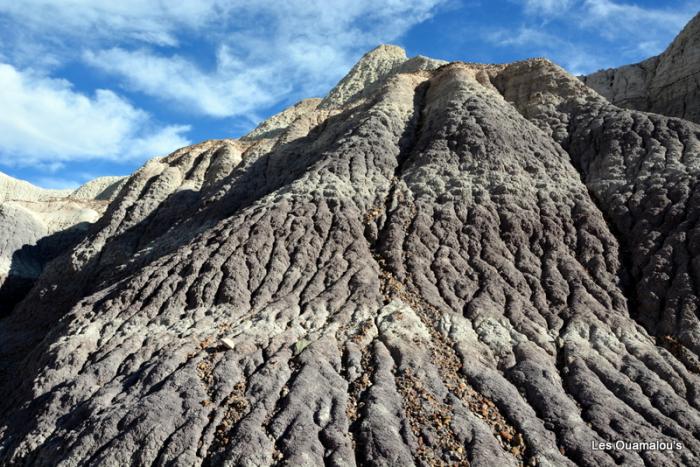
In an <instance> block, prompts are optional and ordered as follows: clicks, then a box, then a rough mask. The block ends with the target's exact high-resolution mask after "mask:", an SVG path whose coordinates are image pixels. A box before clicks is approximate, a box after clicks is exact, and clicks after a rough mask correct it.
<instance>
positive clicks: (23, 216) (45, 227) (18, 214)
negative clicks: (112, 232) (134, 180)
mask: <svg viewBox="0 0 700 467" xmlns="http://www.w3.org/2000/svg"><path fill="white" fill-rule="evenodd" d="M122 183H123V177H102V178H98V179H95V180H92V181H90V182H88V183H86V184H85V185H83V186H81V187H79V188H78V189H76V190H45V189H42V188H39V187H36V186H34V185H31V184H30V183H27V182H24V181H21V180H16V179H14V178H12V177H8V176H7V175H4V174H2V173H0V315H3V314H7V313H9V312H10V311H11V310H12V308H13V307H14V305H15V304H16V303H17V302H18V301H19V300H21V298H22V297H24V295H25V294H26V293H27V291H28V290H29V289H30V288H31V286H32V285H33V284H34V281H35V280H36V278H37V277H39V275H40V274H41V271H42V270H43V268H44V265H45V264H46V263H48V262H49V261H50V260H52V259H53V258H55V257H56V256H58V255H59V254H60V253H62V252H63V251H66V250H67V249H69V248H71V247H72V246H74V245H75V244H76V242H77V241H78V240H79V239H80V238H81V237H82V236H83V235H84V233H85V231H86V229H87V225H89V224H90V223H93V222H95V221H96V220H97V219H98V218H99V217H100V215H101V214H102V212H104V210H105V209H106V207H107V204H108V203H109V200H110V199H112V198H113V197H114V195H115V194H116V191H117V190H118V189H119V187H120V186H121V184H122Z"/></svg>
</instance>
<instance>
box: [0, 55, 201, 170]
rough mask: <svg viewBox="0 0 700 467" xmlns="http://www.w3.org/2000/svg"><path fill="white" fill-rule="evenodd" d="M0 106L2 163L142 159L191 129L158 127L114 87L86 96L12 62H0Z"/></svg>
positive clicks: (179, 140) (167, 147) (174, 143)
mask: <svg viewBox="0 0 700 467" xmlns="http://www.w3.org/2000/svg"><path fill="white" fill-rule="evenodd" d="M0 108H2V109H3V111H2V112H0V164H3V165H9V166H13V165H34V164H43V166H44V167H46V168H47V169H51V168H54V169H56V168H60V164H61V162H63V161H69V160H89V159H95V158H102V159H113V160H124V159H142V158H145V157H151V156H154V155H158V154H162V153H166V152H168V151H170V150H173V149H175V148H177V147H180V146H183V145H185V144H187V143H188V140H187V139H186V138H185V137H184V136H183V133H184V132H186V131H187V130H188V127H186V126H165V127H159V126H157V125H156V124H154V122H152V121H151V119H150V117H149V115H148V114H147V113H145V112H144V111H142V110H139V109H136V108H134V107H133V106H132V105H131V104H130V103H129V102H127V101H125V100H124V99H122V98H120V97H119V96H118V95H116V94H115V93H113V92H112V91H108V90H98V91H96V92H95V95H94V96H87V95H84V94H81V93H79V92H76V91H75V90H74V89H73V88H72V86H71V85H70V83H69V82H67V81H65V80H61V79H51V78H48V77H45V76H42V75H40V74H36V73H34V72H32V71H31V70H19V69H17V68H15V67H13V66H11V65H8V64H0Z"/></svg>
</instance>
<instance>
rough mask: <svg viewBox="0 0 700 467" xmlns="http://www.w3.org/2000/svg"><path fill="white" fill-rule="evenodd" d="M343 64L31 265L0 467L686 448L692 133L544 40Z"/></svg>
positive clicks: (690, 455)
mask: <svg viewBox="0 0 700 467" xmlns="http://www.w3.org/2000/svg"><path fill="white" fill-rule="evenodd" d="M385 49H386V50H385ZM386 54H388V55H389V58H387V57H386ZM392 57H394V58H395V60H394V58H392ZM409 62H410V63H409ZM360 63H361V66H360V65H358V66H356V67H355V68H354V69H353V71H352V72H351V73H350V75H349V76H348V77H346V78H345V79H344V80H343V81H342V82H341V84H339V87H337V88H336V89H335V90H334V91H332V92H331V94H330V95H329V97H326V98H325V99H324V100H322V101H321V102H320V103H319V102H318V101H314V102H311V103H309V105H304V106H303V108H297V109H296V110H293V111H290V112H291V114H290V113H288V114H286V115H284V116H282V117H280V116H278V117H277V118H276V121H275V122H272V123H270V124H269V125H268V127H269V129H268V128H267V127H265V125H261V127H259V128H263V130H262V131H259V132H258V133H256V134H253V135H249V136H248V137H247V138H242V139H241V140H238V141H235V140H221V141H210V142H205V143H202V144H200V145H195V146H192V147H189V148H184V149H182V150H179V151H177V152H175V153H173V154H172V155H170V156H168V157H165V158H162V159H158V160H154V161H152V162H150V163H149V164H147V165H146V166H144V167H143V168H142V169H141V170H139V171H138V172H137V173H135V174H134V175H133V176H132V177H130V178H129V180H128V181H127V182H126V183H125V184H124V185H123V187H122V188H121V190H120V192H119V195H118V196H117V197H116V198H115V199H114V200H113V201H112V203H111V204H110V206H109V208H108V210H107V212H106V213H105V215H104V216H103V217H102V218H101V219H100V220H99V221H98V222H97V223H95V224H94V225H93V226H91V227H90V230H89V232H88V234H87V236H86V237H85V238H84V239H83V240H82V241H81V242H80V243H79V244H78V245H77V246H75V247H74V248H73V249H72V250H71V251H70V252H67V253H65V254H63V255H62V256H60V257H59V258H57V259H56V260H54V261H53V262H51V263H50V264H49V265H48V267H47V268H46V270H45V271H44V273H43V274H42V276H41V277H40V279H39V282H38V284H37V285H36V286H35V287H34V288H33V290H32V291H31V292H30V294H29V296H28V297H27V298H26V299H25V300H24V301H22V302H21V303H20V304H19V305H18V306H17V308H16V309H15V310H14V311H13V312H12V314H10V315H9V316H7V317H5V318H3V319H2V320H0V381H1V382H2V383H0V384H1V385H2V386H0V394H2V396H3V397H2V398H0V463H2V464H8V465H125V464H126V465H183V466H189V465H337V466H345V465H485V466H511V465H512V466H517V465H542V466H568V465H571V466H573V465H587V466H607V465H697V464H698V462H700V440H699V439H698V436H699V435H698V434H699V433H700V411H699V410H700V409H699V404H700V400H699V398H698V394H697V391H696V388H697V387H698V384H699V383H700V380H699V376H698V372H699V371H700V368H699V367H698V366H697V363H696V362H697V355H698V352H697V349H696V348H695V347H694V345H695V344H694V343H696V342H698V341H697V338H696V337H694V336H695V334H694V333H695V332H696V328H697V325H696V323H697V309H696V308H693V307H694V306H696V304H697V299H696V298H695V296H696V293H697V285H696V284H697V282H696V279H695V277H696V273H695V264H696V260H695V258H697V254H696V253H695V247H696V243H697V241H696V240H695V236H696V235H697V234H696V227H695V223H696V220H697V215H696V214H695V211H694V209H695V208H694V206H695V205H697V203H695V202H694V201H693V196H695V195H694V193H695V186H696V183H695V181H696V178H697V175H696V171H697V167H698V164H699V163H700V147H699V146H698V141H697V138H698V134H699V133H700V127H698V126H697V125H695V124H692V123H688V122H686V121H683V120H679V119H673V118H668V117H662V116H658V115H651V114H644V113H641V112H636V111H629V110H622V109H620V108H618V107H615V106H613V105H612V104H610V103H608V102H607V101H606V100H605V99H604V98H602V97H601V96H600V95H598V94H597V93H595V92H594V91H592V90H590V89H589V88H587V87H586V86H585V85H584V84H583V83H581V82H580V81H578V80H577V79H576V78H574V77H572V76H570V75H567V74H566V73H565V72H564V71H563V70H561V69H560V68H558V67H557V66H556V65H553V64H551V63H549V62H547V61H544V60H532V61H526V62H520V63H516V64H513V65H506V66H480V65H472V64H461V63H453V64H447V65H445V64H441V63H440V62H437V61H430V60H428V59H422V58H419V59H411V60H406V59H405V55H402V54H401V53H399V52H398V51H396V50H395V49H393V48H380V49H376V50H375V51H373V52H370V54H368V55H367V56H365V58H363V60H362V61H361V62H360ZM357 83H361V84H357ZM363 86H364V87H363ZM339 88H342V89H344V90H343V91H342V92H336V91H337V90H338V89H339ZM67 277H68V278H70V280H67V279H66V278H67ZM663 281H665V282H663ZM645 294H647V295H648V296H647V295H645ZM659 294H663V295H659ZM645 297H646V298H645ZM683 320H685V321H683ZM619 439H622V440H630V441H634V440H644V441H657V442H660V441H663V442H667V443H680V444H682V446H683V449H680V450H650V449H647V450H640V451H635V450H627V451H620V450H607V451H605V450H593V449H592V444H593V443H603V442H606V441H609V442H614V441H616V440H619Z"/></svg>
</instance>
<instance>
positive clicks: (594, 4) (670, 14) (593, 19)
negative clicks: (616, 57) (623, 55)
mask: <svg viewBox="0 0 700 467" xmlns="http://www.w3.org/2000/svg"><path fill="white" fill-rule="evenodd" d="M697 6H698V5H697V2H695V5H692V4H690V3H689V4H687V5H686V6H685V7H681V8H672V9H671V8H664V7H661V6H660V7H657V8H650V7H641V6H638V5H636V4H632V3H617V2H614V1H612V0H585V1H584V2H583V6H582V8H583V11H584V13H585V14H584V15H581V16H580V21H581V24H582V25H583V26H585V27H588V28H589V29H595V30H597V31H599V32H600V33H601V34H603V35H605V36H606V37H608V38H611V39H612V38H619V37H627V38H630V35H631V37H633V38H638V39H639V40H640V41H646V42H647V44H648V43H649V41H651V40H654V38H655V37H658V36H659V35H660V34H668V33H671V34H673V35H675V34H677V33H678V32H679V31H680V30H681V28H682V27H683V26H685V24H686V23H687V22H688V21H689V20H690V18H692V16H693V15H694V14H695V13H696V12H697ZM666 45H667V44H663V45H662V47H665V46H666Z"/></svg>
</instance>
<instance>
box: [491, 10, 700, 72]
mask: <svg viewBox="0 0 700 467" xmlns="http://www.w3.org/2000/svg"><path fill="white" fill-rule="evenodd" d="M513 1H515V2H517V3H519V4H520V5H521V6H522V8H523V11H524V12H525V13H526V16H525V18H524V24H522V25H521V26H520V27H519V28H517V29H509V30H505V29H496V30H495V31H489V32H487V33H486V34H485V37H486V39H487V40H488V41H489V42H491V43H493V44H495V45H499V46H508V47H512V48H514V49H516V50H518V51H521V52H524V53H526V54H527V55H539V56H544V57H547V58H549V59H551V60H553V61H555V62H557V63H559V64H560V65H562V66H564V67H565V68H566V69H567V70H569V71H570V72H571V73H573V74H584V73H590V72H592V71H596V70H599V69H601V68H605V67H611V66H620V65H623V64H626V63H635V62H638V61H641V60H643V59H645V58H648V57H650V56H652V55H656V54H658V53H660V52H662V51H663V50H664V49H665V48H666V47H667V46H668V44H669V43H670V41H671V40H672V39H673V37H675V36H676V34H678V32H679V31H680V30H681V28H682V27H683V26H684V25H685V24H686V23H687V22H688V21H689V20H690V19H691V18H692V17H693V15H695V14H696V12H697V7H698V5H699V4H700V2H699V1H697V0H693V1H686V2H685V3H683V4H682V5H680V6H679V5H678V4H679V3H681V1H680V0H679V1H676V2H675V5H672V6H671V5H670V2H669V4H667V5H666V6H664V5H663V4H659V6H654V7H649V6H640V5H638V4H635V3H622V2H617V1H614V0H561V1H559V0H513ZM562 28H563V30H562ZM552 31H556V33H553V32H552ZM562 32H563V33H562Z"/></svg>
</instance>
